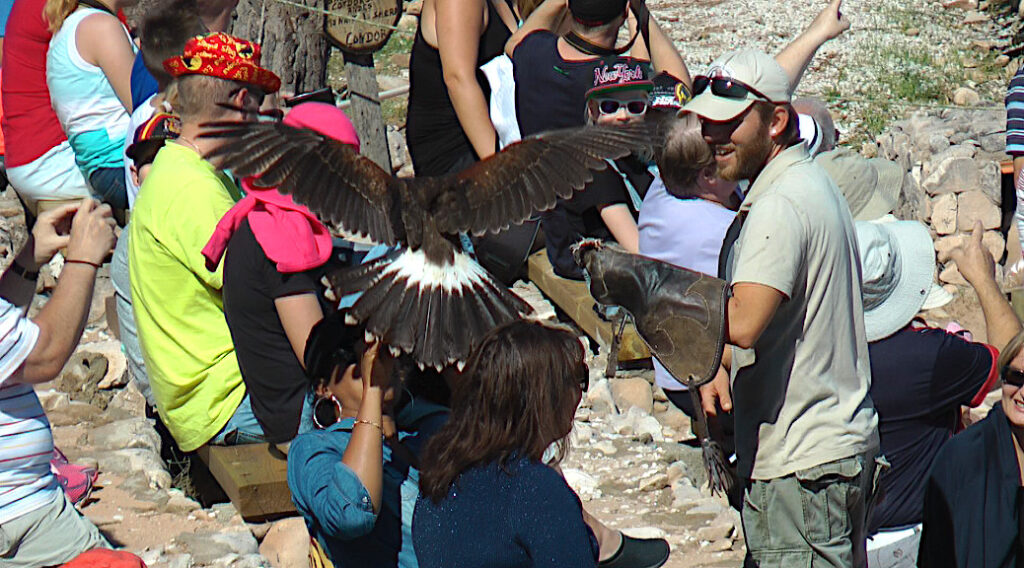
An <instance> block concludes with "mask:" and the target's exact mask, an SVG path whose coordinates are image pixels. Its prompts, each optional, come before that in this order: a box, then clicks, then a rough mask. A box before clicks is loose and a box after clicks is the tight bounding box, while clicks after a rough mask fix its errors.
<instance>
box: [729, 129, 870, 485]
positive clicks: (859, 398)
mask: <svg viewBox="0 0 1024 568" xmlns="http://www.w3.org/2000/svg"><path fill="white" fill-rule="evenodd" d="M740 214H741V215H745V216H746V218H745V220H744V223H743V228H742V229H741V231H740V234H739V238H738V239H737V240H736V244H735V248H734V250H733V252H732V255H731V258H730V261H731V262H730V278H729V280H730V282H732V283H734V284H735V283H737V282H752V283H756V284H762V285H765V286H770V287H772V288H774V289H776V290H778V291H779V292H782V293H783V294H784V295H785V296H786V299H785V300H783V302H782V303H781V304H780V305H779V309H778V311H777V312H776V313H775V316H774V317H773V318H772V320H771V322H770V323H769V324H768V327H767V329H765V331H764V333H763V334H762V335H761V337H760V338H759V339H758V340H757V343H756V344H755V345H754V347H753V348H752V349H749V350H745V349H739V348H734V350H733V368H732V387H733V400H734V403H735V413H736V455H737V458H738V462H739V463H738V466H739V472H740V474H741V475H744V476H747V477H750V478H752V479H773V478H778V477H783V476H786V475H789V474H791V473H794V472H796V471H799V470H803V469H807V468H809V467H813V466H816V465H820V464H823V463H827V462H830V461H834V460H838V459H841V458H845V457H850V456H854V455H857V454H861V453H865V452H867V451H869V450H872V449H874V448H877V447H878V429H877V423H878V420H877V417H876V415H875V410H874V407H873V405H872V404H871V399H870V398H869V397H868V388H869V387H870V386H871V369H870V367H869V364H868V344H867V339H866V336H865V333H864V309H863V306H862V304H861V290H860V287H861V278H860V260H859V257H858V252H857V241H856V233H855V232H854V226H853V219H852V217H851V215H850V210H849V207H848V206H847V205H846V202H845V201H844V200H843V198H842V196H841V194H840V193H839V190H838V189H837V188H836V186H835V184H834V183H833V182H832V180H831V179H830V178H829V177H828V174H826V173H825V170H823V169H822V168H821V167H820V166H818V165H817V164H815V163H814V161H813V160H811V158H810V156H809V155H808V153H807V150H806V148H805V146H804V145H803V144H797V145H794V146H791V147H790V148H788V149H786V150H783V151H782V152H781V153H779V154H778V155H777V156H776V157H775V158H774V159H773V160H771V161H770V162H769V163H768V165H767V166H765V168H764V170H763V171H762V172H761V174H760V175H759V176H758V177H757V179H756V181H755V182H754V184H753V185H752V186H751V188H750V191H749V192H748V193H747V196H746V199H745V200H744V202H743V204H742V206H741V207H740Z"/></svg>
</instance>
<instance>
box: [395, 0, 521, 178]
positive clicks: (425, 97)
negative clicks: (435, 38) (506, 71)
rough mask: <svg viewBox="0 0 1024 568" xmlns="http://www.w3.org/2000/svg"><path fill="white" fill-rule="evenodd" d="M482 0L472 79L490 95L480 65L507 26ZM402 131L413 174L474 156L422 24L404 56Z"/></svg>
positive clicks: (499, 48)
mask: <svg viewBox="0 0 1024 568" xmlns="http://www.w3.org/2000/svg"><path fill="white" fill-rule="evenodd" d="M494 1H501V0H494ZM505 1H506V3H508V0H505ZM486 2H487V27H486V28H484V32H483V34H481V35H480V47H479V49H478V50H477V57H476V66H477V71H476V75H477V79H476V80H477V82H478V83H480V88H481V89H483V91H484V96H485V97H489V96H490V89H489V88H488V84H487V79H486V78H485V77H484V75H483V72H482V71H480V66H481V65H483V64H484V63H487V62H488V61H490V60H491V59H494V58H495V57H497V56H498V55H501V53H502V52H503V51H504V50H505V43H506V42H508V38H510V37H512V32H510V31H509V29H508V28H507V27H506V26H505V22H504V21H503V20H502V19H501V16H500V15H498V11H497V10H496V9H495V7H494V4H493V3H492V0H486ZM509 7H510V8H511V5H509ZM405 136H406V141H407V142H408V143H409V154H410V155H411V156H412V165H413V168H414V169H415V170H416V175H417V176H438V175H443V174H445V173H448V172H449V171H450V170H451V169H452V168H453V167H454V166H455V165H457V164H459V163H460V162H462V163H465V161H466V159H465V158H466V157H467V155H468V156H469V157H471V158H472V159H473V160H476V159H478V158H477V156H476V153H475V152H474V151H473V146H472V145H471V144H470V142H469V138H468V137H467V136H466V133H465V132H463V131H462V126H461V125H460V124H459V118H458V116H456V114H455V107H454V106H452V100H451V98H449V96H448V87H447V86H446V85H445V82H444V72H443V71H442V70H441V54H440V53H439V52H438V51H437V49H435V48H433V47H431V46H430V44H428V43H427V40H426V39H424V37H423V30H422V24H420V27H419V28H417V29H416V39H415V40H414V41H413V44H412V56H411V59H410V61H409V108H408V117H407V118H406V124H405Z"/></svg>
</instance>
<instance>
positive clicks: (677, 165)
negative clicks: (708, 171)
mask: <svg viewBox="0 0 1024 568" xmlns="http://www.w3.org/2000/svg"><path fill="white" fill-rule="evenodd" d="M663 132H664V133H665V134H664V137H663V139H662V140H663V143H662V145H661V149H660V150H659V151H658V152H657V154H656V155H655V162H657V164H658V171H659V172H660V173H661V180H662V181H663V182H664V183H665V189H667V190H668V191H669V193H671V194H672V195H675V196H680V197H688V196H692V195H695V193H696V190H697V187H696V184H697V176H698V175H699V174H700V172H701V171H703V170H704V169H705V168H707V167H709V166H711V165H713V164H714V163H715V155H714V152H712V150H711V146H710V145H709V144H708V143H707V141H706V140H704V135H703V134H702V133H701V130H700V119H699V118H697V116H696V115H694V114H693V113H687V114H684V115H683V116H681V117H679V118H675V119H670V120H668V121H666V123H665V125H664V130H663Z"/></svg>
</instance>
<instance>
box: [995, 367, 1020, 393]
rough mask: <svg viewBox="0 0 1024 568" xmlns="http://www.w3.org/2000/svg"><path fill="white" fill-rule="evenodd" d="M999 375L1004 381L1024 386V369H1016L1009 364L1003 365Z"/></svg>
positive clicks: (1015, 385) (1016, 385) (1012, 384)
mask: <svg viewBox="0 0 1024 568" xmlns="http://www.w3.org/2000/svg"><path fill="white" fill-rule="evenodd" d="M999 376H1000V377H1001V378H1002V379H1003V382H1004V383H1006V384H1008V385H1010V386H1014V387H1017V388H1020V387H1024V371H1021V370H1019V369H1014V368H1013V367H1010V366H1009V365H1007V366H1005V367H1003V368H1002V369H1000V371H999Z"/></svg>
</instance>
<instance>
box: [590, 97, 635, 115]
mask: <svg viewBox="0 0 1024 568" xmlns="http://www.w3.org/2000/svg"><path fill="white" fill-rule="evenodd" d="M622 107H626V112H628V113H629V114H632V115H633V116H639V115H641V114H644V113H646V112H647V101H646V100H640V99H636V100H632V101H620V100H618V99H600V100H598V101H597V110H599V111H601V114H615V113H617V112H619V109H620V108H622Z"/></svg>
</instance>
